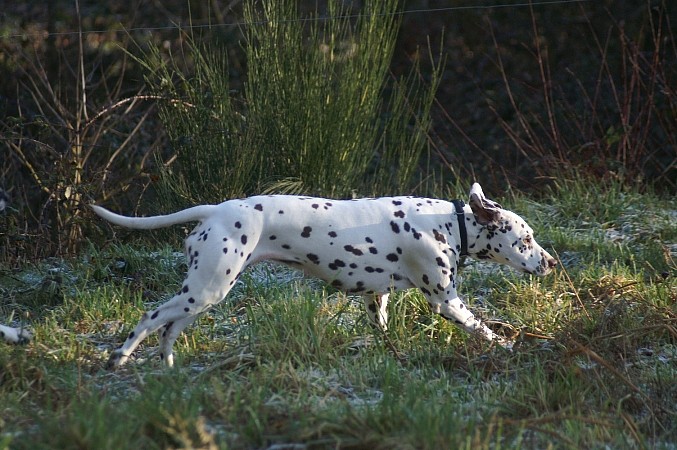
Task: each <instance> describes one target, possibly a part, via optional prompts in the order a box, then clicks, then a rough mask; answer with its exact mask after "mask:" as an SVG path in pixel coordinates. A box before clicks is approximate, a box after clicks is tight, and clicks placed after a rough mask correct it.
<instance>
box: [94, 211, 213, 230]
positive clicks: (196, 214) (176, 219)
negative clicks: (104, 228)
mask: <svg viewBox="0 0 677 450" xmlns="http://www.w3.org/2000/svg"><path fill="white" fill-rule="evenodd" d="M89 206H90V207H91V208H92V209H93V210H94V212H95V213H97V214H98V215H99V216H101V217H103V218H104V219H106V220H107V221H109V222H111V223H113V224H115V225H120V226H122V227H127V228H134V229H137V230H152V229H155V228H164V227H168V226H170V225H176V224H178V223H186V222H201V221H202V220H204V219H205V218H207V217H209V215H210V214H212V213H213V210H214V208H216V206H215V205H200V206H194V207H192V208H188V209H184V210H183V211H178V212H175V213H173V214H167V215H166V216H151V217H127V216H121V215H119V214H115V213H113V212H110V211H108V210H107V209H105V208H102V207H101V206H97V205H89Z"/></svg>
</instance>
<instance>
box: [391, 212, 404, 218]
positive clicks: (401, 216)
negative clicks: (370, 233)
mask: <svg viewBox="0 0 677 450" xmlns="http://www.w3.org/2000/svg"><path fill="white" fill-rule="evenodd" d="M393 215H394V216H395V217H399V218H400V219H404V216H405V214H404V211H395V212H394V213H393Z"/></svg>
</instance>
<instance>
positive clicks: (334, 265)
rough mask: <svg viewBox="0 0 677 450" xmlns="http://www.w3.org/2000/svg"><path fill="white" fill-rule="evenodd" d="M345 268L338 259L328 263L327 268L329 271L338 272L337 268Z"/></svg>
mask: <svg viewBox="0 0 677 450" xmlns="http://www.w3.org/2000/svg"><path fill="white" fill-rule="evenodd" d="M345 266H346V263H344V262H343V261H341V260H340V259H335V260H334V262H332V263H329V268H330V269H331V270H338V269H339V267H345Z"/></svg>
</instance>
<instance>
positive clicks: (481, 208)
mask: <svg viewBox="0 0 677 450" xmlns="http://www.w3.org/2000/svg"><path fill="white" fill-rule="evenodd" d="M92 208H93V209H94V211H95V212H96V213H97V214H98V215H99V216H101V217H103V218H104V219H106V220H108V221H110V222H112V223H113V224H116V225H120V226H124V227H128V228H134V229H154V228H161V227H167V226H170V225H174V224H180V223H185V222H199V224H198V225H197V226H196V227H195V229H194V230H193V231H192V232H191V233H190V234H189V235H188V237H187V238H186V241H185V254H186V258H187V259H188V270H187V275H186V278H185V280H184V282H183V284H182V286H181V288H180V289H179V290H178V292H177V293H176V294H175V295H174V296H173V297H172V298H171V299H170V300H169V301H167V302H166V303H164V304H163V305H161V306H160V307H158V308H156V309H154V310H151V311H148V312H146V313H144V314H143V316H142V318H141V320H140V322H139V323H138V325H137V326H136V328H134V330H133V331H132V332H131V333H130V334H129V336H128V337H127V340H126V341H125V342H124V344H123V345H122V346H121V347H120V348H118V349H116V350H115V351H113V353H112V354H111V356H110V359H109V361H108V365H109V367H117V366H120V365H122V364H124V363H125V362H126V361H127V360H128V358H129V357H130V355H131V354H132V352H133V351H134V350H135V349H136V348H137V346H138V345H139V344H140V343H141V341H143V339H145V338H146V337H147V336H148V335H149V334H150V333H153V332H154V331H158V330H159V332H160V358H161V359H163V360H164V361H165V363H166V364H167V365H169V366H171V365H172V364H173V354H172V347H173V344H174V341H175V340H176V339H177V337H178V336H179V334H180V333H181V331H183V330H184V329H185V328H186V327H187V326H189V325H190V324H192V323H193V322H194V321H195V319H196V318H197V317H198V316H199V315H200V314H201V313H202V312H204V311H205V310H207V309H209V308H210V307H212V306H213V305H215V304H217V303H219V302H220V301H221V300H223V298H224V297H225V296H226V294H228V291H230V289H231V288H232V287H233V285H234V284H235V282H236V280H237V279H238V277H239V276H240V274H241V273H242V271H243V270H244V269H245V268H246V267H247V266H249V265H251V264H254V263H256V262H258V261H263V260H268V261H274V262H278V263H282V264H286V265H289V266H291V267H295V268H299V269H302V270H303V271H304V272H305V273H306V274H308V275H311V276H314V277H318V278H321V279H323V280H325V281H326V282H328V283H329V284H331V285H332V286H334V287H335V288H337V289H340V290H342V291H345V292H349V293H355V294H361V295H362V296H363V298H364V303H365V306H366V310H367V314H368V316H369V318H370V319H371V320H372V321H373V322H374V323H375V324H377V325H378V326H380V327H383V328H385V327H386V325H387V320H388V314H387V303H388V295H389V294H390V293H391V292H393V291H397V290H401V289H409V288H418V289H420V290H421V292H422V293H423V294H424V295H425V297H426V299H427V301H428V303H429V304H430V307H431V309H432V311H433V312H435V313H437V314H440V315H441V316H442V317H444V318H445V319H448V320H451V321H453V322H454V323H455V324H457V325H458V326H460V327H461V328H463V329H465V330H466V331H468V332H470V333H476V334H478V335H480V336H482V337H484V338H486V339H487V340H489V341H495V342H497V343H499V344H501V345H504V346H510V345H511V343H510V342H509V341H507V340H506V339H504V338H502V337H500V336H498V335H497V334H495V333H494V332H493V331H492V330H490V329H489V328H488V327H487V326H486V325H485V324H483V323H482V322H481V321H480V320H478V319H477V318H476V317H475V316H474V315H473V313H472V312H471V311H470V310H468V308H467V307H466V305H465V304H464V303H463V301H462V300H461V299H460V298H459V295H458V291H457V289H458V283H457V271H458V265H459V260H460V258H461V257H462V256H469V257H472V258H476V259H481V260H492V261H495V262H498V263H503V264H507V265H509V266H511V267H513V268H515V269H517V270H520V271H522V272H526V273H529V274H532V275H537V276H543V275H546V274H548V273H549V272H550V271H551V270H552V268H553V267H554V266H555V265H556V264H557V262H556V260H555V259H554V258H553V257H552V256H550V254H548V252H546V251H545V250H544V249H543V248H541V246H539V245H538V244H537V243H536V240H535V238H534V233H533V230H532V229H531V227H529V225H527V223H526V222H525V221H524V220H523V219H522V218H521V217H519V216H518V215H517V214H515V213H513V212H511V211H508V210H505V209H503V208H502V207H501V205H499V204H498V203H496V202H493V201H491V200H489V199H487V198H486V197H485V196H484V193H483V192H482V188H481V187H480V185H479V184H477V183H475V184H474V185H473V186H472V188H471V190H470V196H469V202H468V205H465V204H464V203H463V202H462V201H460V200H454V201H451V202H448V201H444V200H437V199H429V198H417V197H383V198H367V199H355V200H329V199H324V198H315V197H303V196H287V195H270V196H256V197H250V198H245V199H239V200H229V201H225V202H223V203H221V204H218V205H202V206H195V207H193V208H189V209H186V210H183V211H179V212H176V213H174V214H169V215H165V216H154V217H138V218H132V217H125V216H120V215H117V214H114V213H112V212H110V211H107V210H106V209H104V208H102V207H99V206H92Z"/></svg>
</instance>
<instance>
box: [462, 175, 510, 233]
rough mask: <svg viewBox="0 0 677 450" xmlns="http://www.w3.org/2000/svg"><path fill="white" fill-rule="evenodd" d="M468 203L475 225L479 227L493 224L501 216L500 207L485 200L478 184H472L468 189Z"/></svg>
mask: <svg viewBox="0 0 677 450" xmlns="http://www.w3.org/2000/svg"><path fill="white" fill-rule="evenodd" d="M468 203H469V204H470V209H472V212H473V214H474V215H475V218H476V219H477V223H479V224H480V225H487V224H489V223H491V222H495V221H497V220H498V218H499V216H500V215H501V209H502V206H501V205H499V204H498V203H496V202H495V201H493V200H489V199H488V198H486V197H485V196H484V192H482V186H480V185H479V183H474V184H473V185H472V187H471V188H470V201H469V202H468Z"/></svg>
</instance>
